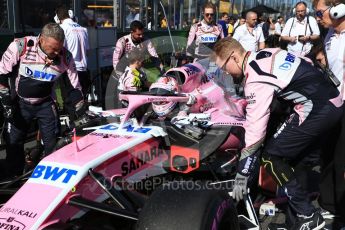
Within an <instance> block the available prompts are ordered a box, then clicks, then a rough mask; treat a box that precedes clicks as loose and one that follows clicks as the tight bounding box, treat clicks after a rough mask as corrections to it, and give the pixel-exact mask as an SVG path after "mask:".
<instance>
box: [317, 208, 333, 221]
mask: <svg viewBox="0 0 345 230" xmlns="http://www.w3.org/2000/svg"><path fill="white" fill-rule="evenodd" d="M318 212H319V213H320V214H321V216H322V217H323V218H324V219H327V220H333V219H334V217H335V216H334V215H333V214H332V213H331V212H329V211H327V210H325V209H323V208H318Z"/></svg>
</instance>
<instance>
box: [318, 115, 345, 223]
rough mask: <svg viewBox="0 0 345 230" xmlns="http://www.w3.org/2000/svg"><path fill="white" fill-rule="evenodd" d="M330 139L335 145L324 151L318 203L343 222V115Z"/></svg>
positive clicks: (344, 194) (344, 162)
mask: <svg viewBox="0 0 345 230" xmlns="http://www.w3.org/2000/svg"><path fill="white" fill-rule="evenodd" d="M331 138H332V140H333V144H334V143H336V144H335V149H334V148H333V149H332V148H325V149H324V157H323V159H324V164H323V168H322V173H321V182H320V199H319V203H320V205H321V207H323V208H324V209H326V210H329V211H330V212H332V213H334V214H336V215H337V216H339V217H340V219H341V220H343V222H345V178H344V177H345V175H344V174H345V113H344V114H343V116H342V120H341V122H339V124H338V125H337V127H336V128H335V129H334V130H333V133H332V136H331ZM326 147H327V146H326ZM330 147H332V146H330ZM333 150H334V151H333Z"/></svg>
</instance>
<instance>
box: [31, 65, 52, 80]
mask: <svg viewBox="0 0 345 230" xmlns="http://www.w3.org/2000/svg"><path fill="white" fill-rule="evenodd" d="M25 74H26V75H28V76H30V77H32V78H35V79H43V80H47V81H53V80H54V79H55V77H56V74H51V73H46V72H42V71H38V70H31V69H30V68H29V67H25Z"/></svg>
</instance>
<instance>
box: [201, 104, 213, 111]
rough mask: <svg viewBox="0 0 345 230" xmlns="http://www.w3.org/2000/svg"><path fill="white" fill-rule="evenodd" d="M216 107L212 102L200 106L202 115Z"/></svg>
mask: <svg viewBox="0 0 345 230" xmlns="http://www.w3.org/2000/svg"><path fill="white" fill-rule="evenodd" d="M213 107H214V104H213V103H212V102H208V103H205V104H203V105H201V106H200V108H199V111H200V113H203V112H205V111H207V110H209V109H212V108H213Z"/></svg>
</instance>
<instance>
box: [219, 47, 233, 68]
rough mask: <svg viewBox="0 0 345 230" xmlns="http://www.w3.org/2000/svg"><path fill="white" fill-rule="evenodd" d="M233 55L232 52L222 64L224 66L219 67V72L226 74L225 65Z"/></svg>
mask: <svg viewBox="0 0 345 230" xmlns="http://www.w3.org/2000/svg"><path fill="white" fill-rule="evenodd" d="M233 54H234V51H232V53H231V54H230V55H229V57H228V58H227V59H226V61H225V62H224V64H223V65H222V67H220V69H221V70H223V71H224V72H227V71H226V69H225V68H226V65H227V64H228V62H229V60H230V58H231V57H232V55H233Z"/></svg>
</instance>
